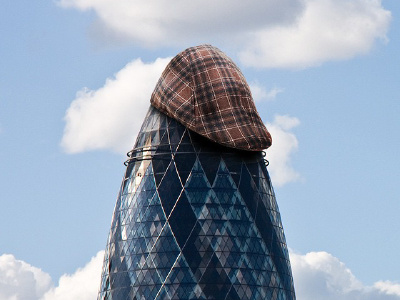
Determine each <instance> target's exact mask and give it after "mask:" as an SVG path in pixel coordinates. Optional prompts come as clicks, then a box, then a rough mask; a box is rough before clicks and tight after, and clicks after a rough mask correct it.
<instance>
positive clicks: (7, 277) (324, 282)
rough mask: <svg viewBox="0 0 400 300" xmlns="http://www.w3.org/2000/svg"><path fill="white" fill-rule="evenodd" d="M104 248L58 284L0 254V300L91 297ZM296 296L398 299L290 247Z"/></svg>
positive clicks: (331, 261) (382, 285)
mask: <svg viewBox="0 0 400 300" xmlns="http://www.w3.org/2000/svg"><path fill="white" fill-rule="evenodd" d="M103 256H104V251H100V252H98V253H97V254H96V255H95V256H94V257H93V258H92V259H91V260H90V262H89V263H87V264H86V265H85V266H84V267H82V268H79V269H78V270H77V271H76V272H75V273H73V274H71V275H63V276H61V278H60V280H59V283H58V286H57V287H53V286H52V285H51V279H50V276H49V275H48V274H46V273H44V272H43V271H41V270H40V269H38V268H35V267H33V266H31V265H29V264H27V263H25V262H23V261H20V260H16V259H15V257H14V256H12V255H2V256H0V300H70V299H76V300H94V299H96V297H97V293H98V288H99V286H100V276H101V267H102V262H103ZM290 261H291V265H292V271H293V278H294V284H295V290H296V297H297V300H321V299H324V300H400V284H399V283H395V282H391V281H378V282H376V283H374V284H373V285H372V286H367V285H364V284H363V283H362V282H360V281H359V280H358V279H357V278H356V277H355V276H354V274H353V273H352V272H351V270H350V269H349V268H347V267H346V265H345V264H344V263H343V262H341V261H340V260H339V259H338V258H336V257H334V256H333V255H331V254H329V253H327V252H309V253H307V254H305V255H303V254H299V253H295V252H293V251H290Z"/></svg>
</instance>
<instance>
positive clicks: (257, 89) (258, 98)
mask: <svg viewBox="0 0 400 300" xmlns="http://www.w3.org/2000/svg"><path fill="white" fill-rule="evenodd" d="M249 86H250V90H251V94H252V96H253V99H254V101H255V102H262V101H270V100H274V99H275V98H276V96H277V95H278V94H280V93H282V92H283V89H281V88H277V87H274V88H272V89H270V90H267V89H266V88H265V87H264V86H262V85H260V84H259V83H258V82H252V83H249Z"/></svg>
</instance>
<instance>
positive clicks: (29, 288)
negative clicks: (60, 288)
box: [0, 254, 52, 300]
mask: <svg viewBox="0 0 400 300" xmlns="http://www.w3.org/2000/svg"><path fill="white" fill-rule="evenodd" d="M51 286H52V282H51V278H50V276H49V275H48V274H47V273H45V272H43V271H42V270H40V269H38V268H36V267H33V266H31V265H30V264H27V263H26V262H23V261H21V260H18V259H16V258H15V257H14V256H13V255H10V254H3V255H1V256H0V300H19V299H23V300H37V299H39V298H40V297H42V296H43V294H44V293H45V292H46V291H47V290H48V289H49V288H50V287H51Z"/></svg>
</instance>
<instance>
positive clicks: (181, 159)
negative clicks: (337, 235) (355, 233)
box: [98, 107, 295, 300]
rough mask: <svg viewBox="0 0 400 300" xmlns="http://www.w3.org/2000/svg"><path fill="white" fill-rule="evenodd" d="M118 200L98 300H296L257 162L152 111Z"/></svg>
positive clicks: (272, 198) (265, 178) (273, 203)
mask: <svg viewBox="0 0 400 300" xmlns="http://www.w3.org/2000/svg"><path fill="white" fill-rule="evenodd" d="M129 155H130V158H129V160H128V161H127V170H126V174H125V177H124V180H123V182H122V185H121V190H120V193H119V195H118V199H117V203H116V206H115V211H114V215H113V219H112V223H111V230H110V234H109V237H108V241H107V247H106V253H105V257H104V264H103V270H102V280H101V288H100V292H99V297H98V299H99V300H106V299H107V300H127V299H136V300H139V299H141V300H142V299H143V300H148V299H157V300H161V299H181V300H182V299H218V300H224V299H225V300H230V299H234V300H236V299H237V300H242V299H249V300H250V299H252V300H254V299H268V300H294V299H295V294H294V287H293V280H292V274H291V268H290V262H289V256H288V252H287V247H286V241H285V236H284V233H283V228H282V223H281V219H280V214H279V211H278V206H277V204H276V201H275V196H274V192H273V188H272V186H271V182H270V178H269V175H268V172H267V169H266V167H265V163H264V160H263V157H262V155H261V153H260V152H241V151H237V150H232V149H229V148H225V147H222V146H220V145H218V144H215V143H212V142H210V141H208V140H206V139H205V138H203V137H201V136H200V135H197V134H195V133H193V132H191V131H189V130H188V129H186V128H185V127H184V126H183V125H181V124H180V123H178V122H177V121H175V120H174V119H171V118H169V117H167V116H166V115H164V114H162V113H160V112H159V111H157V110H156V109H154V108H152V107H151V108H150V110H149V112H148V114H147V116H146V118H145V121H144V123H143V125H142V129H141V131H140V133H139V135H138V139H137V142H136V145H135V148H134V150H132V151H131V152H130V153H129Z"/></svg>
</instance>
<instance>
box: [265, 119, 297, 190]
mask: <svg viewBox="0 0 400 300" xmlns="http://www.w3.org/2000/svg"><path fill="white" fill-rule="evenodd" d="M299 124H300V120H299V119H297V118H295V117H290V116H281V115H276V116H275V118H274V120H273V122H272V123H267V125H266V126H267V128H268V131H269V132H270V133H271V136H272V146H271V147H270V148H269V149H268V150H267V151H266V152H267V159H268V160H269V162H270V164H269V167H268V170H269V172H270V174H271V179H272V182H273V184H274V186H278V187H279V186H283V185H284V184H286V183H288V182H292V181H296V180H299V179H300V174H299V173H298V172H297V171H296V170H294V168H293V167H292V165H291V159H292V155H293V154H294V153H295V152H296V151H297V149H298V144H299V143H298V140H297V137H296V136H295V134H294V133H293V132H291V130H292V129H294V128H295V127H297V126H298V125H299Z"/></svg>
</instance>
